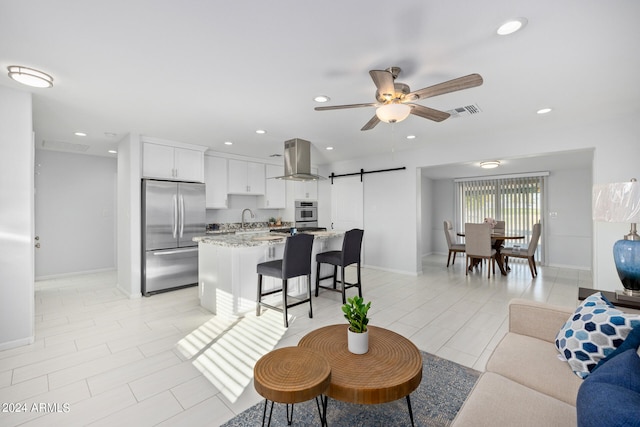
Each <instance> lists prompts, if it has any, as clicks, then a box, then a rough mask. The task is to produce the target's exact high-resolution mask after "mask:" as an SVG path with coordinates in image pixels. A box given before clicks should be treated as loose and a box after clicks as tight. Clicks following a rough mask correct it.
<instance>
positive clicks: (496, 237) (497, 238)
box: [456, 232, 524, 276]
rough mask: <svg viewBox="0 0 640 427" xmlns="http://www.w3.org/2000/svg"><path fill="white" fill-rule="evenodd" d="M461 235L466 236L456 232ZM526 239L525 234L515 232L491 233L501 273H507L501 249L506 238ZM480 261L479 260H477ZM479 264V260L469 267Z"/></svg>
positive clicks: (504, 274)
mask: <svg viewBox="0 0 640 427" xmlns="http://www.w3.org/2000/svg"><path fill="white" fill-rule="evenodd" d="M456 234H457V235H458V236H460V237H464V232H458V233H456ZM522 239H524V235H523V234H515V233H491V241H492V242H493V245H492V246H493V249H495V250H496V262H497V264H498V267H499V268H500V273H501V274H502V275H503V276H506V275H507V268H506V267H505V265H504V260H503V259H502V255H501V254H500V250H501V249H502V246H503V245H504V241H505V240H522ZM476 261H479V260H476ZM475 265H477V262H474V263H473V264H472V266H471V267H469V269H471V268H473V267H474V266H475Z"/></svg>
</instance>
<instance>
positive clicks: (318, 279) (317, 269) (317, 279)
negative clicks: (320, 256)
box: [316, 262, 320, 296]
mask: <svg viewBox="0 0 640 427" xmlns="http://www.w3.org/2000/svg"><path fill="white" fill-rule="evenodd" d="M319 290H320V263H319V262H316V296H318V291H319Z"/></svg>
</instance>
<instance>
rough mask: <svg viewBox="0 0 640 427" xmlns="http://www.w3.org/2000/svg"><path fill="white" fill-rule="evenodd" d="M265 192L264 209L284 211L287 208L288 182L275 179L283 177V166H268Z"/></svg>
mask: <svg viewBox="0 0 640 427" xmlns="http://www.w3.org/2000/svg"><path fill="white" fill-rule="evenodd" d="M265 167H266V172H265V176H266V178H267V179H266V181H265V192H264V197H263V198H262V206H261V207H262V208H265V209H284V208H286V207H287V182H286V181H284V180H281V179H273V178H274V177H276V176H282V166H276V165H266V166H265Z"/></svg>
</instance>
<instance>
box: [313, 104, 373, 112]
mask: <svg viewBox="0 0 640 427" xmlns="http://www.w3.org/2000/svg"><path fill="white" fill-rule="evenodd" d="M376 105H378V104H375V103H369V104H347V105H330V106H326V107H316V108H314V110H316V111H326V110H343V109H345V108H360V107H375V106H376Z"/></svg>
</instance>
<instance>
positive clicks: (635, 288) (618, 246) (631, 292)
mask: <svg viewBox="0 0 640 427" xmlns="http://www.w3.org/2000/svg"><path fill="white" fill-rule="evenodd" d="M613 259H614V261H615V263H616V269H617V270H618V277H620V281H622V286H624V291H623V294H624V295H627V296H633V297H636V296H638V297H640V240H618V241H617V242H616V243H615V244H614V245H613Z"/></svg>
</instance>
